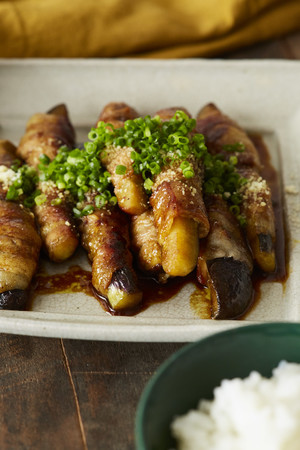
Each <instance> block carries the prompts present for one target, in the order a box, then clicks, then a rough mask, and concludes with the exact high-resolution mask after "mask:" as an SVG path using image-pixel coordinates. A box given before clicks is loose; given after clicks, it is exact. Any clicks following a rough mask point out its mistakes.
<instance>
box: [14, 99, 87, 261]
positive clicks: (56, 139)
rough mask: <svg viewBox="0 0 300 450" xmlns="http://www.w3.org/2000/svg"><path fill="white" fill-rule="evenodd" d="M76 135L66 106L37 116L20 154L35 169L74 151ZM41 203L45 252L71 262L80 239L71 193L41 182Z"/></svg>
mask: <svg viewBox="0 0 300 450" xmlns="http://www.w3.org/2000/svg"><path fill="white" fill-rule="evenodd" d="M74 140H75V134H74V130H73V127H72V125H71V123H70V121H69V118H68V112H67V109H66V107H65V106H64V105H58V106H57V107H55V108H53V109H51V110H50V111H49V112H48V113H46V114H35V115H34V116H32V117H31V119H30V120H29V121H28V123H27V127H26V132H25V135H24V136H23V137H22V139H21V141H20V144H19V147H18V150H17V153H18V155H19V156H20V157H21V158H22V159H23V160H25V161H26V163H27V164H28V165H30V166H32V167H34V168H36V169H37V168H38V165H39V163H40V157H41V155H45V157H46V158H49V159H50V160H53V158H54V157H55V156H56V155H57V152H58V149H59V148H60V147H61V146H63V145H65V146H67V147H70V148H71V147H73V146H74ZM37 188H38V189H39V190H40V191H41V196H40V199H41V201H40V202H38V203H37V205H36V206H35V208H34V213H35V215H36V218H37V222H38V225H39V229H40V234H41V237H42V240H43V244H44V248H45V250H46V252H47V253H48V255H49V257H50V259H51V260H53V261H55V262H60V261H64V260H66V259H68V258H69V257H70V256H71V255H72V254H73V253H74V252H75V250H76V248H77V246H78V243H79V238H78V235H77V230H76V227H75V225H74V221H73V218H72V214H71V205H70V197H69V195H68V192H65V191H62V190H60V189H59V188H58V187H57V186H56V185H55V184H54V183H50V182H48V181H47V182H44V181H39V183H38V186H37Z"/></svg>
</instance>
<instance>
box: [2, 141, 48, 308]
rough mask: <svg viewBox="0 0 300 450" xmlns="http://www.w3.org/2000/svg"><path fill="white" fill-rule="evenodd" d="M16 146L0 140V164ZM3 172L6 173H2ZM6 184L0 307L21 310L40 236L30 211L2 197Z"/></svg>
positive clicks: (8, 162)
mask: <svg viewBox="0 0 300 450" xmlns="http://www.w3.org/2000/svg"><path fill="white" fill-rule="evenodd" d="M15 159H16V148H15V147H14V145H13V144H12V143H10V142H9V141H3V140H2V141H0V167H3V166H5V167H6V168H9V167H10V166H11V165H12V163H13V162H14V161H15ZM6 175H7V172H6ZM7 189H8V186H7V185H6V183H4V182H3V180H2V179H1V181H0V309H23V307H24V305H25V303H26V301H27V299H28V292H29V286H30V283H31V280H32V278H33V276H34V274H35V272H36V269H37V266H38V260H39V253H40V248H41V239H40V236H39V234H38V231H37V229H36V225H35V221H34V216H33V214H32V212H31V211H30V210H29V209H27V208H25V207H24V206H23V205H22V204H21V203H17V202H13V201H8V200H6V193H7Z"/></svg>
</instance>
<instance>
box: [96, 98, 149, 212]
mask: <svg viewBox="0 0 300 450" xmlns="http://www.w3.org/2000/svg"><path fill="white" fill-rule="evenodd" d="M137 117H138V114H137V112H136V111H135V110H134V109H133V108H131V107H130V106H128V105H127V104H125V103H109V104H108V105H106V106H105V107H104V109H103V110H102V112H101V114H100V116H99V119H98V121H103V122H107V123H109V124H112V125H113V126H114V127H115V128H120V127H123V126H124V122H125V121H126V120H132V119H135V118H137ZM132 151H133V148H131V147H127V146H120V145H119V146H110V147H109V148H107V150H106V151H104V152H103V153H102V156H101V161H102V163H103V164H104V166H105V167H106V168H107V170H108V171H109V172H110V174H111V182H112V184H113V186H114V192H115V195H116V197H117V199H118V205H119V207H120V208H121V209H122V210H123V211H124V212H126V213H127V214H131V215H136V214H141V213H143V212H145V211H146V210H147V208H148V205H147V201H148V198H147V195H146V192H145V189H144V187H143V179H142V176H141V175H140V174H136V173H135V172H134V170H133V166H132V159H131V153H132ZM118 167H122V168H124V169H125V170H124V172H125V173H119V172H118Z"/></svg>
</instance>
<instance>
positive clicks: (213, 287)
mask: <svg viewBox="0 0 300 450" xmlns="http://www.w3.org/2000/svg"><path fill="white" fill-rule="evenodd" d="M207 266H208V271H209V276H210V294H211V303H212V318H213V319H219V320H220V319H223V320H229V319H238V318H239V317H241V316H242V315H243V314H245V312H246V311H247V309H248V308H249V306H250V305H251V303H252V300H253V287H252V279H251V274H250V272H249V268H248V266H247V265H246V264H245V263H244V262H242V261H236V260H235V259H233V258H216V259H213V260H211V261H208V262H207Z"/></svg>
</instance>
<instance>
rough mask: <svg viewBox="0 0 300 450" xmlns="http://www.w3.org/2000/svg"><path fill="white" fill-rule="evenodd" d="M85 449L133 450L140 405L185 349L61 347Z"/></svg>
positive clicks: (159, 346) (72, 343)
mask: <svg viewBox="0 0 300 450" xmlns="http://www.w3.org/2000/svg"><path fill="white" fill-rule="evenodd" d="M64 345H65V350H66V355H67V358H68V361H69V366H70V370H71V374H72V379H73V382H74V386H75V388H76V393H77V397H78V401H79V405H80V415H81V418H82V423H83V427H84V431H85V435H86V443H87V448H88V449H97V448H99V449H109V450H131V449H134V419H135V411H136V407H137V403H138V400H139V398H140V395H141V393H142V390H143V389H144V387H145V385H146V383H147V382H148V380H149V379H150V377H151V376H152V375H153V373H154V372H155V371H156V369H157V367H158V366H159V365H160V364H161V363H162V362H163V361H164V360H165V359H166V358H168V357H169V356H170V355H171V354H172V353H173V352H174V351H176V350H177V349H179V348H180V347H182V345H183V344H178V343H177V344H175V343H174V344H173V343H169V344H160V343H153V344H149V343H144V344H143V343H127V342H102V343H99V342H84V341H64Z"/></svg>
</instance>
